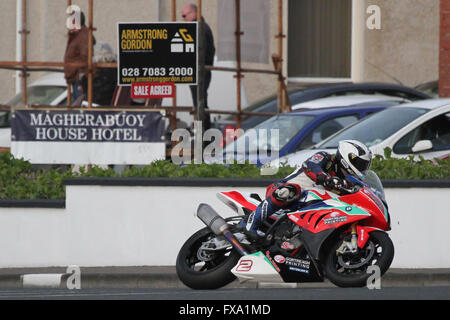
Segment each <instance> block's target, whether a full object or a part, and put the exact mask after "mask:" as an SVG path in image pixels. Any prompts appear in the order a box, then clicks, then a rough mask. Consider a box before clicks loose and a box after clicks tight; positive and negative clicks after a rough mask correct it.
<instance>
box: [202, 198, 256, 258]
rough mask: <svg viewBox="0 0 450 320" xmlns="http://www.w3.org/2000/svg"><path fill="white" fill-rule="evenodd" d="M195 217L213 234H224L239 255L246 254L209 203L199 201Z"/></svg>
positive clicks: (226, 224) (227, 225)
mask: <svg viewBox="0 0 450 320" xmlns="http://www.w3.org/2000/svg"><path fill="white" fill-rule="evenodd" d="M197 217H198V218H199V219H200V220H201V221H202V222H203V223H204V224H206V226H207V227H208V228H209V229H211V231H212V232H214V234H216V235H218V236H224V237H225V239H227V240H228V241H229V242H230V243H231V244H232V245H233V247H234V248H235V249H236V250H237V251H238V252H239V253H240V254H241V255H243V256H245V255H247V254H248V253H247V252H246V251H245V250H244V248H243V247H242V245H241V244H240V242H239V241H238V240H237V239H236V237H235V236H234V235H233V234H232V233H231V232H230V231H229V228H230V226H229V224H228V223H227V222H226V221H225V220H224V219H223V218H222V217H221V216H220V215H219V214H218V213H217V212H216V211H215V210H214V209H213V208H212V207H211V206H210V205H208V204H206V203H201V204H200V205H199V206H198V209H197Z"/></svg>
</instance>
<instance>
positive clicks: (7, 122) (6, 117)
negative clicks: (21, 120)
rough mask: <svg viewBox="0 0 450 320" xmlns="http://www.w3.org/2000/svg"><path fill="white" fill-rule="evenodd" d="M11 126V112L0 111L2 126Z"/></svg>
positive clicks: (0, 125)
mask: <svg viewBox="0 0 450 320" xmlns="http://www.w3.org/2000/svg"><path fill="white" fill-rule="evenodd" d="M9 127H11V112H6V111H2V112H0V128H9Z"/></svg>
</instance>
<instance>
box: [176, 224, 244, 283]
mask: <svg viewBox="0 0 450 320" xmlns="http://www.w3.org/2000/svg"><path fill="white" fill-rule="evenodd" d="M215 237H217V236H216V235H215V234H214V233H213V232H212V231H211V230H210V229H208V228H204V229H201V230H199V231H197V232H196V233H194V234H193V235H192V236H191V237H190V238H189V239H188V240H187V241H186V242H185V243H184V245H183V246H182V247H181V249H180V252H179V253H178V256H177V261H176V271H177V274H178V277H179V278H180V280H181V281H182V282H183V283H184V284H185V285H186V286H188V287H190V288H192V289H203V290H205V289H217V288H220V287H223V286H225V285H227V284H228V283H230V282H232V281H233V280H234V279H236V277H235V276H234V275H233V274H232V273H231V269H232V268H233V267H234V266H235V265H236V263H237V262H238V261H239V259H240V257H241V255H240V254H239V253H238V252H237V251H236V250H234V249H233V248H232V247H231V245H230V247H229V248H227V249H223V250H220V251H213V253H211V254H210V253H206V254H204V253H202V252H200V253H199V249H200V247H201V245H202V243H204V242H206V241H208V240H210V239H212V238H215ZM208 254H209V255H208Z"/></svg>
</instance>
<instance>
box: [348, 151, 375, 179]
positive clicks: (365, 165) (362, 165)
mask: <svg viewBox="0 0 450 320" xmlns="http://www.w3.org/2000/svg"><path fill="white" fill-rule="evenodd" d="M349 160H350V163H351V164H352V165H353V166H354V167H355V168H356V169H358V171H359V172H361V173H362V174H365V173H366V171H367V170H368V169H369V168H370V163H371V160H365V159H362V158H360V157H358V156H357V155H354V154H350V156H349Z"/></svg>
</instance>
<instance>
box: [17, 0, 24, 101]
mask: <svg viewBox="0 0 450 320" xmlns="http://www.w3.org/2000/svg"><path fill="white" fill-rule="evenodd" d="M22 27H23V26H22V0H16V61H22V39H21V36H20V33H19V31H21V30H22V29H23V28H22ZM21 73H22V72H21V71H16V94H17V93H19V92H20V91H22V80H21V77H20V74H21Z"/></svg>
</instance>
